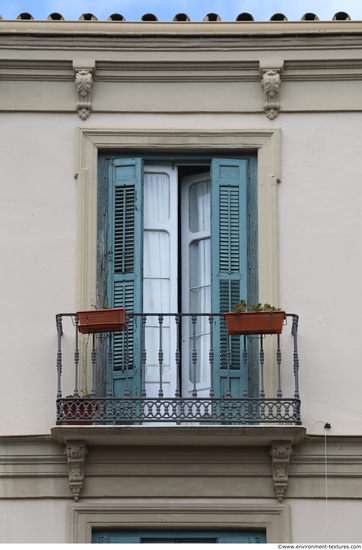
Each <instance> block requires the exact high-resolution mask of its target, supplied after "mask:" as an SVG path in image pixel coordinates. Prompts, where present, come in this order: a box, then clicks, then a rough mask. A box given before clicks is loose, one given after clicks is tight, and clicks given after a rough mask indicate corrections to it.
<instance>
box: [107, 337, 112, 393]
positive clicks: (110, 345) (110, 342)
mask: <svg viewBox="0 0 362 550" xmlns="http://www.w3.org/2000/svg"><path fill="white" fill-rule="evenodd" d="M112 374H113V351H112V333H111V332H110V333H109V343H108V390H107V397H108V398H109V399H110V398H111V397H112V393H113V392H112V385H113V384H112V382H113V380H112V378H113V376H112Z"/></svg>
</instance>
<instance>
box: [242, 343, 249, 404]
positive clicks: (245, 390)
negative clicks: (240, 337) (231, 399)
mask: <svg viewBox="0 0 362 550" xmlns="http://www.w3.org/2000/svg"><path fill="white" fill-rule="evenodd" d="M246 346H247V342H246V334H244V349H243V364H244V391H243V397H244V398H245V399H246V398H247V397H248V349H247V347H246Z"/></svg>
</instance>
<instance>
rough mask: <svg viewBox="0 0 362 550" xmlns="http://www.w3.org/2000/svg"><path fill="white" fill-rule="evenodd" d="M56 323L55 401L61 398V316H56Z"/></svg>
mask: <svg viewBox="0 0 362 550" xmlns="http://www.w3.org/2000/svg"><path fill="white" fill-rule="evenodd" d="M56 321H57V333H58V352H57V375H58V391H57V399H61V397H62V334H63V327H62V316H61V315H57V316H56Z"/></svg>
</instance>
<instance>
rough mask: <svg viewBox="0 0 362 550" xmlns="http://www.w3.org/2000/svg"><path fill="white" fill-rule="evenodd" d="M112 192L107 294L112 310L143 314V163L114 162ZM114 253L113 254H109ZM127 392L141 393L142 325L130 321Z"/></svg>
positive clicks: (120, 349)
mask: <svg viewBox="0 0 362 550" xmlns="http://www.w3.org/2000/svg"><path fill="white" fill-rule="evenodd" d="M109 170H110V174H111V176H110V178H109V181H110V182H111V183H110V185H111V189H110V198H109V211H110V212H112V213H113V215H109V219H110V228H109V242H110V243H111V250H110V252H111V254H110V257H111V263H112V268H111V269H110V270H109V272H110V275H109V276H110V280H109V283H108V291H109V294H110V296H109V298H110V303H111V304H112V305H113V306H114V307H124V308H126V311H127V312H128V313H132V312H136V313H140V312H141V311H142V309H141V308H142V289H143V283H142V259H143V215H142V213H143V205H142V197H143V192H142V187H143V161H142V160H141V159H115V160H114V162H113V164H112V165H110V166H109ZM112 252H113V254H112ZM128 345H129V365H128V369H129V372H128V378H129V390H130V395H131V396H132V397H137V396H139V395H140V391H141V322H140V319H137V320H133V319H132V320H131V321H130V323H129V330H128ZM125 346H126V334H125V332H124V333H118V334H115V336H114V372H113V382H114V395H115V396H117V397H123V396H124V390H125V379H126V365H125V364H124V357H125V353H124V352H125Z"/></svg>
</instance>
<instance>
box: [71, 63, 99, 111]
mask: <svg viewBox="0 0 362 550" xmlns="http://www.w3.org/2000/svg"><path fill="white" fill-rule="evenodd" d="M73 70H74V72H75V86H76V88H77V92H78V98H79V100H78V103H77V112H78V116H79V118H80V119H81V120H87V118H88V117H89V115H90V112H91V110H92V86H93V74H94V71H95V61H94V60H92V59H74V60H73Z"/></svg>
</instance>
